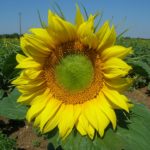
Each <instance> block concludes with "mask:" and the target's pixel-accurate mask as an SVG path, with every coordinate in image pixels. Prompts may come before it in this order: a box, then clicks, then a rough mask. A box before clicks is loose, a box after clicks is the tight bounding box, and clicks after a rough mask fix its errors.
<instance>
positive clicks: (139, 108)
mask: <svg viewBox="0 0 150 150" xmlns="http://www.w3.org/2000/svg"><path fill="white" fill-rule="evenodd" d="M117 115H119V117H118V127H117V130H116V131H113V130H112V128H110V127H108V129H107V131H106V132H105V135H104V137H103V138H101V137H99V136H98V135H95V138H94V139H93V140H91V139H89V137H87V136H81V135H80V134H79V133H78V132H77V131H76V130H73V131H72V133H71V134H70V135H69V136H68V137H67V138H66V139H65V140H64V141H60V140H58V139H59V138H58V133H57V134H56V135H55V136H54V137H49V142H50V146H51V149H54V148H58V147H59V149H64V150H78V149H79V150H80V149H81V150H82V149H86V150H134V149H136V150H148V149H149V143H150V142H149V139H150V132H149V131H150V111H149V110H148V109H147V108H146V107H145V106H143V105H140V104H135V107H134V108H133V109H132V111H131V114H130V115H129V117H130V119H127V117H126V116H125V115H124V113H123V112H122V111H117ZM125 118H126V119H125ZM52 143H54V144H53V145H52ZM56 143H57V144H56Z"/></svg>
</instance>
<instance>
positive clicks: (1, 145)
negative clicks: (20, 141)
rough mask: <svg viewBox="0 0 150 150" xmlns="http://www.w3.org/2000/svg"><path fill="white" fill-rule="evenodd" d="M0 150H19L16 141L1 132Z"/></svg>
mask: <svg viewBox="0 0 150 150" xmlns="http://www.w3.org/2000/svg"><path fill="white" fill-rule="evenodd" d="M0 150H17V148H16V141H15V140H14V139H10V138H8V137H7V136H6V135H5V134H3V133H1V132H0Z"/></svg>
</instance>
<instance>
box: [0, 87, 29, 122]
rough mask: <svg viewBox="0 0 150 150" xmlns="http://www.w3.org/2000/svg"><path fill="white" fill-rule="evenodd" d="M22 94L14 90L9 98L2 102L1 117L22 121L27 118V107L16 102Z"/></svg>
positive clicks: (0, 104) (0, 105) (0, 102)
mask: <svg viewBox="0 0 150 150" xmlns="http://www.w3.org/2000/svg"><path fill="white" fill-rule="evenodd" d="M19 95H20V93H19V92H18V91H17V90H16V89H14V90H13V91H12V92H11V94H10V95H9V96H8V97H5V98H3V99H2V100H1V101H0V116H4V117H6V118H9V119H17V120H21V119H24V118H25V115H26V112H27V107H26V106H23V105H21V104H18V103H17V102H16V100H17V98H18V97H19Z"/></svg>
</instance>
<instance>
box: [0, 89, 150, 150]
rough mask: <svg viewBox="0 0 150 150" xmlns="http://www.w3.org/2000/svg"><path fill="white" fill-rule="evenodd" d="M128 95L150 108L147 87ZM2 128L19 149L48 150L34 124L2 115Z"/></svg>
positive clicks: (46, 143) (149, 94)
mask: <svg viewBox="0 0 150 150" xmlns="http://www.w3.org/2000/svg"><path fill="white" fill-rule="evenodd" d="M126 95H127V96H128V97H129V98H131V99H132V100H135V101H136V102H139V103H143V104H145V105H147V107H148V108H150V92H148V90H147V87H144V88H141V89H138V90H134V91H132V92H128V93H126ZM0 129H1V130H2V131H3V133H5V134H7V135H8V136H9V137H11V138H13V139H16V141H17V148H18V150H47V145H48V141H47V140H46V139H44V138H43V137H41V136H38V135H37V134H36V133H35V131H34V130H33V128H32V125H29V124H28V123H26V122H24V121H16V120H8V119H6V118H3V117H0Z"/></svg>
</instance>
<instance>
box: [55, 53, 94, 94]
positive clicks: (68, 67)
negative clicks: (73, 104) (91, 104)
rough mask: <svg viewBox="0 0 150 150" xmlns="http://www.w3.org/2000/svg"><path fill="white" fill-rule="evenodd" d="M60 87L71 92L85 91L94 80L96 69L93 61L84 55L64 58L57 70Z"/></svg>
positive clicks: (56, 74)
mask: <svg viewBox="0 0 150 150" xmlns="http://www.w3.org/2000/svg"><path fill="white" fill-rule="evenodd" d="M55 76H56V80H57V82H58V84H59V85H61V86H62V87H63V88H64V89H66V90H68V91H69V92H78V91H83V90H84V89H86V88H88V87H89V86H90V84H91V82H92V80H93V76H94V69H93V65H92V63H91V61H90V60H89V59H88V58H87V57H86V56H84V55H81V54H72V55H67V56H66V57H64V58H62V59H61V60H60V62H59V64H58V65H56V68H55Z"/></svg>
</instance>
